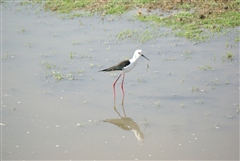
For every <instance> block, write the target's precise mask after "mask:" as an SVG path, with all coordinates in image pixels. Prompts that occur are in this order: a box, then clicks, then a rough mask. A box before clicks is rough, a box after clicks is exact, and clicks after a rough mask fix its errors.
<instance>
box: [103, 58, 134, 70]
mask: <svg viewBox="0 0 240 161" xmlns="http://www.w3.org/2000/svg"><path fill="white" fill-rule="evenodd" d="M129 64H130V61H129V60H124V61H122V62H120V63H118V64H117V65H114V66H112V67H109V68H107V69H103V70H100V71H99V72H110V71H115V70H123V68H124V67H126V66H128V65H129Z"/></svg>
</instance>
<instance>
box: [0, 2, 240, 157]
mask: <svg viewBox="0 0 240 161" xmlns="http://www.w3.org/2000/svg"><path fill="white" fill-rule="evenodd" d="M1 12H2V27H3V29H2V38H3V42H2V62H1V63H2V87H3V88H2V109H1V112H2V122H1V128H2V159H3V160H18V159H23V160H44V159H48V160H60V159H68V160H69V159H75V160H77V159H98V160H99V159H104V160H106V159H118V160H121V159H122V160H135V159H138V160H153V159H155V160H161V159H165V160H166V159H169V160H170V159H172V160H173V159H178V160H179V159H180V160H188V159H191V160H197V159H201V160H204V159H207V160H212V159H214V160H220V159H221V160H230V159H232V160H238V159H239V43H235V42H234V41H235V38H236V36H237V33H236V30H232V31H231V32H229V33H228V34H227V35H224V36H216V37H214V38H213V39H212V40H211V41H210V42H205V43H200V44H194V43H193V42H190V41H188V40H186V39H184V38H176V37H174V36H165V37H159V38H157V39H155V40H151V41H149V42H146V43H143V44H141V43H140V42H138V41H137V40H134V39H124V40H118V39H117V35H118V33H120V32H122V31H125V30H127V29H129V30H133V29H138V30H147V28H148V27H150V26H148V25H146V24H144V23H141V22H138V21H136V20H133V18H132V15H131V12H130V13H128V14H126V15H123V16H121V17H118V16H109V17H105V18H104V19H102V18H101V17H100V16H93V17H84V18H75V19H70V20H63V19H60V18H59V17H58V15H56V14H54V13H51V12H44V11H42V8H41V6H35V7H33V6H31V5H24V6H21V5H19V3H17V2H5V3H3V4H2V11H1ZM158 30H159V31H158V32H169V30H168V29H166V28H162V27H159V28H158ZM227 44H229V46H228V45H227ZM138 48H140V49H142V50H143V53H144V55H145V56H147V57H148V58H149V59H150V61H147V60H145V59H144V58H140V60H139V62H138V65H137V67H136V68H135V69H134V70H133V71H131V72H130V73H127V74H126V77H125V84H124V88H125V94H126V95H125V97H124V102H123V106H122V93H121V88H120V82H121V79H120V81H119V83H118V84H117V85H116V94H117V98H116V110H114V100H113V89H112V83H113V82H114V81H115V79H116V78H117V76H118V74H119V73H100V72H98V71H99V70H100V69H104V68H107V67H109V66H111V65H114V64H116V63H118V62H119V61H121V60H124V59H126V58H130V57H131V56H132V54H133V52H134V51H135V50H136V49H138ZM228 52H231V53H233V54H234V57H233V60H232V61H231V60H229V59H227V58H226V57H225V55H226V53H228ZM147 64H148V65H149V68H147ZM54 73H55V74H54ZM56 73H59V74H56ZM57 78H63V79H61V80H56V79H57ZM124 109H125V110H124Z"/></svg>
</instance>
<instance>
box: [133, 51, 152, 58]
mask: <svg viewBox="0 0 240 161" xmlns="http://www.w3.org/2000/svg"><path fill="white" fill-rule="evenodd" d="M140 56H142V57H144V58H145V59H147V60H149V59H148V58H147V57H145V56H144V55H143V54H142V50H140V49H138V50H136V51H135V52H134V55H133V58H132V59H133V60H137V59H138V58H139V57H140Z"/></svg>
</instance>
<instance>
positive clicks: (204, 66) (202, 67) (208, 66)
mask: <svg viewBox="0 0 240 161" xmlns="http://www.w3.org/2000/svg"><path fill="white" fill-rule="evenodd" d="M198 69H199V70H214V68H213V67H212V66H210V65H203V66H200V67H198Z"/></svg>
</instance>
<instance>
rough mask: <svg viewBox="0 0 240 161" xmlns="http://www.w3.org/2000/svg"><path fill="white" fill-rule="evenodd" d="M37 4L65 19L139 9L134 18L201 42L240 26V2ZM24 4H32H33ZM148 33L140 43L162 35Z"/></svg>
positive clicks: (55, 1) (138, 0) (92, 0)
mask: <svg viewBox="0 0 240 161" xmlns="http://www.w3.org/2000/svg"><path fill="white" fill-rule="evenodd" d="M34 2H35V3H43V5H44V8H45V9H46V10H51V11H54V12H58V13H61V14H62V16H63V17H64V18H74V17H80V16H86V15H89V14H90V15H94V13H99V14H100V15H102V16H104V15H115V14H118V15H119V14H123V13H126V12H128V11H129V10H135V9H136V8H138V11H136V14H135V15H134V16H135V18H136V19H138V20H140V21H143V22H146V23H153V24H157V25H160V26H166V27H169V28H171V29H172V33H173V34H174V35H176V36H179V37H185V38H187V39H190V40H193V41H197V42H201V41H206V40H209V39H210V38H211V36H213V35H214V33H220V34H224V33H225V32H226V31H225V32H224V29H225V28H234V27H237V26H239V25H240V12H239V8H240V3H239V0H233V1H225V2H216V1H214V0H209V1H201V2H198V1H191V3H189V1H187V0H182V1H169V0H167V1H166V0H159V1H156V0H135V1H134V2H131V1H124V0H119V1H116V0H109V1H96V0H81V1H78V0H62V1H59V0H51V1H50V0H47V1H42V0H34ZM21 3H22V4H25V3H27V4H28V3H30V2H29V1H24V2H21ZM142 8H144V9H146V10H147V12H142V11H141V9H142ZM159 9H160V10H162V11H163V12H164V11H167V12H165V13H167V14H159V12H152V11H154V10H159ZM79 10H84V12H77V11H79ZM172 11H174V12H172ZM148 32H149V31H146V32H142V34H141V36H140V42H146V41H148V40H151V39H154V38H156V37H157V36H159V35H156V34H152V32H151V33H150V34H149V33H148ZM125 34H126V36H127V37H125V36H121V34H120V36H119V37H121V38H128V34H130V36H131V35H132V34H135V33H132V32H130V33H127V32H125ZM119 37H118V38H119ZM238 39H239V38H238ZM238 39H237V40H238ZM238 41H239V40H238Z"/></svg>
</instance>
